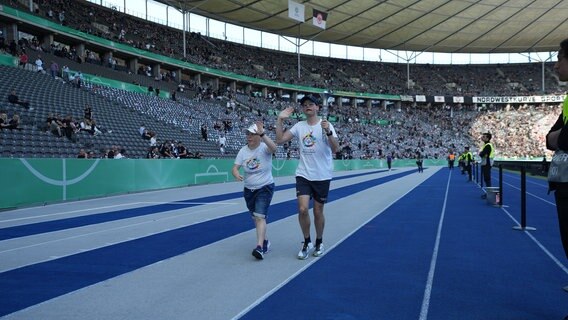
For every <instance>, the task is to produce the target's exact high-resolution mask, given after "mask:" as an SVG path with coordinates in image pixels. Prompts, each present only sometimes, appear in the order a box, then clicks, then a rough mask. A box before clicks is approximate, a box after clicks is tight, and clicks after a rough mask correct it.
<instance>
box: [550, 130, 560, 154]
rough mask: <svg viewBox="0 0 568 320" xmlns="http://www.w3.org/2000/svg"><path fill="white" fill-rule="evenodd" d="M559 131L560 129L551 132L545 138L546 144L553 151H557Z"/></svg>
mask: <svg viewBox="0 0 568 320" xmlns="http://www.w3.org/2000/svg"><path fill="white" fill-rule="evenodd" d="M560 131H562V129H558V130H556V131H552V132H550V133H549V134H548V135H547V136H546V142H548V145H549V146H550V147H551V148H552V149H553V150H556V149H558V136H560Z"/></svg>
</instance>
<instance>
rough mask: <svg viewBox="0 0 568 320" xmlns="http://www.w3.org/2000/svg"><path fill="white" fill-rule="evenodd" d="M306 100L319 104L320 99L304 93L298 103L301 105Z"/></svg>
mask: <svg viewBox="0 0 568 320" xmlns="http://www.w3.org/2000/svg"><path fill="white" fill-rule="evenodd" d="M306 100H310V101H311V102H313V103H315V104H317V105H318V106H319V105H320V104H321V102H320V99H319V98H318V97H316V96H314V95H312V94H306V95H305V96H303V97H302V99H300V104H301V105H303V104H304V102H305V101H306Z"/></svg>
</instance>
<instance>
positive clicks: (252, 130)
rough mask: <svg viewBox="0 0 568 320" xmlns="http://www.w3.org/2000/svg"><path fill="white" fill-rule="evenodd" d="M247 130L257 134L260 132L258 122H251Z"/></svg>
mask: <svg viewBox="0 0 568 320" xmlns="http://www.w3.org/2000/svg"><path fill="white" fill-rule="evenodd" d="M247 131H248V132H250V133H254V134H256V133H257V132H258V127H257V126H256V123H253V124H251V125H250V126H249V127H248V128H247Z"/></svg>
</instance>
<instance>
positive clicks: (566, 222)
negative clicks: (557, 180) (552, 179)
mask: <svg viewBox="0 0 568 320" xmlns="http://www.w3.org/2000/svg"><path fill="white" fill-rule="evenodd" d="M554 198H555V199H556V212H557V213H558V226H559V227H560V239H561V241H562V247H563V248H564V254H565V255H566V258H568V189H566V188H562V189H559V190H556V192H555V193H554Z"/></svg>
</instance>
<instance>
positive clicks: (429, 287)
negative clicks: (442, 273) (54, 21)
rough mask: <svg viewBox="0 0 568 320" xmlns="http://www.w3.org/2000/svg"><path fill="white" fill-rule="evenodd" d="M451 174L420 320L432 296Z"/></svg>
mask: <svg viewBox="0 0 568 320" xmlns="http://www.w3.org/2000/svg"><path fill="white" fill-rule="evenodd" d="M451 178H452V172H451V171H450V174H449V175H448V182H447V185H446V195H445V196H444V205H443V206H442V212H441V215H440V221H439V222H438V232H437V234H436V242H435V244H434V251H433V252H432V260H431V261H430V270H429V271H428V280H427V281H426V288H425V289H424V298H423V299H422V308H421V309H420V318H419V319H420V320H426V319H428V308H429V307H430V296H431V295H432V284H433V283H434V273H435V272H436V262H437V260H438V251H439V248H440V238H441V235H442V226H443V225H444V217H445V216H446V204H447V202H448V193H449V191H450V179H451Z"/></svg>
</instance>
